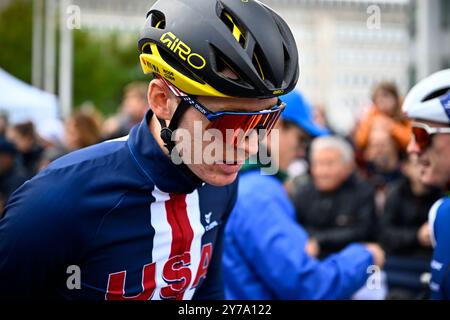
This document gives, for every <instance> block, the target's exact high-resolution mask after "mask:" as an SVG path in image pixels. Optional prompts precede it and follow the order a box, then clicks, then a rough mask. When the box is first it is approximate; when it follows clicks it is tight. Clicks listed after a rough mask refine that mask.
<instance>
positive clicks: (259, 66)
mask: <svg viewBox="0 0 450 320" xmlns="http://www.w3.org/2000/svg"><path fill="white" fill-rule="evenodd" d="M263 59H264V56H263V55H262V54H261V50H260V49H259V47H258V45H256V46H255V50H254V51H253V57H252V63H253V66H254V67H255V69H256V71H257V72H258V74H259V76H260V77H261V79H263V80H265V79H266V74H265V73H264V71H263V65H264V60H263Z"/></svg>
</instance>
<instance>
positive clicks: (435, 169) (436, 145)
mask: <svg viewBox="0 0 450 320" xmlns="http://www.w3.org/2000/svg"><path fill="white" fill-rule="evenodd" d="M420 122H421V123H424V124H427V125H428V126H430V127H434V128H439V127H446V126H445V125H442V124H437V123H433V122H427V121H420ZM408 153H410V154H412V155H414V156H416V157H417V160H418V165H419V167H420V177H421V180H422V183H424V184H426V185H429V186H436V187H445V186H446V184H447V183H448V182H449V181H450V161H449V159H450V134H435V135H433V136H432V143H431V145H430V147H428V148H427V149H426V150H420V149H419V147H418V146H417V144H416V143H415V141H414V139H411V142H410V144H409V145H408Z"/></svg>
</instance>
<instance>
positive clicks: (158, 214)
mask: <svg viewBox="0 0 450 320" xmlns="http://www.w3.org/2000/svg"><path fill="white" fill-rule="evenodd" d="M242 21H245V24H242V23H241V22H242ZM242 43H246V47H245V48H244V47H243V46H242ZM138 46H139V47H138V48H139V51H140V55H139V59H140V62H141V66H142V68H143V70H144V72H145V73H149V74H150V73H152V74H153V75H154V78H153V80H151V81H150V83H149V88H148V95H147V97H148V104H149V106H150V109H149V110H148V112H147V113H146V115H145V118H144V119H143V120H142V122H141V123H140V124H139V125H136V126H135V127H133V129H132V130H131V132H130V134H129V135H128V136H126V137H123V138H120V139H117V140H114V141H108V142H104V143H101V144H98V145H95V146H92V147H89V148H85V149H82V150H79V151H76V152H74V153H71V154H69V155H67V156H64V157H62V158H60V159H58V160H57V161H55V162H54V163H52V164H51V165H50V166H49V167H48V168H47V169H45V170H44V171H42V172H41V173H40V174H38V175H37V176H36V177H34V178H33V179H31V180H29V181H27V182H26V183H25V184H23V185H22V186H21V187H20V188H19V189H18V190H16V192H15V193H14V194H13V195H12V197H11V199H10V201H9V202H8V204H7V207H6V210H5V215H4V217H3V218H2V219H1V220H0V300H5V299H43V298H56V299H82V300H105V299H106V300H129V299H139V300H150V299H153V300H163V299H172V300H173V299H176V300H181V299H187V300H189V299H221V298H223V297H224V290H223V283H222V274H221V256H222V249H221V248H222V235H223V232H224V231H223V230H224V226H225V223H226V220H227V217H228V215H229V213H230V211H231V209H232V208H233V205H234V201H235V199H236V186H237V184H236V182H235V181H236V178H237V176H238V172H239V169H240V167H241V165H242V162H243V161H244V160H245V158H246V157H248V155H249V154H251V153H253V152H254V151H255V149H257V143H256V142H257V140H256V139H255V137H254V135H253V134H251V136H248V139H240V140H236V139H234V134H235V133H238V132H249V133H253V132H254V131H255V130H259V129H261V130H265V131H266V132H267V133H268V132H270V130H271V129H272V126H273V124H274V123H275V121H276V120H277V119H278V118H279V116H280V113H281V112H282V111H283V109H284V104H283V102H282V101H281V100H280V99H279V98H278V96H279V95H281V94H282V93H283V92H286V93H287V92H290V91H291V90H292V89H293V88H294V87H295V85H296V83H297V80H298V74H299V70H298V53H297V47H296V44H295V40H294V37H293V35H292V33H291V31H290V29H289V27H288V26H287V24H286V23H285V22H284V20H283V19H282V18H281V17H280V16H279V15H278V14H277V13H276V12H274V11H273V10H272V9H270V8H268V7H267V6H265V5H263V4H262V3H260V2H259V1H253V0H248V1H235V0H221V1H217V0H216V1H214V0H178V1H157V2H156V3H155V4H154V5H153V6H152V8H151V9H150V11H149V12H148V14H147V20H146V22H145V26H144V29H143V30H142V32H141V36H140V39H139V42H138ZM229 61H232V63H231V64H230V63H229ZM230 65H232V66H233V67H232V70H231V67H230ZM99 89H100V88H99ZM197 128H199V129H200V130H198V129H197ZM209 129H215V130H214V132H216V133H217V132H229V131H231V133H232V134H233V135H232V136H231V138H233V140H229V139H228V136H227V137H226V139H215V140H214V141H209V142H208V141H205V140H202V138H203V137H204V134H205V133H206V132H207V131H208V132H209ZM211 131H213V130H211ZM178 132H180V134H182V135H183V136H182V137H181V140H183V143H185V142H189V143H192V144H194V143H197V142H198V141H200V143H203V144H201V145H200V148H204V149H206V147H210V146H212V147H215V148H214V150H223V149H225V153H224V154H223V155H222V156H220V157H218V158H216V159H212V160H213V161H210V160H211V159H207V158H205V157H200V159H196V158H194V160H192V158H191V157H190V156H189V155H188V152H181V151H183V150H188V151H189V149H184V148H183V147H182V148H181V149H178V147H179V146H178V144H177V145H175V142H176V139H177V135H176V134H174V133H178ZM216 137H217V136H216ZM222 138H225V137H222ZM247 141H248V142H249V143H247ZM180 144H181V142H180ZM230 150H231V151H230ZM196 152H197V150H196ZM236 153H238V154H240V155H242V158H238V159H233V158H231V159H232V160H234V161H233V162H228V161H226V160H228V159H229V157H228V155H229V154H232V155H235V154H236ZM180 158H181V160H182V162H179V160H180Z"/></svg>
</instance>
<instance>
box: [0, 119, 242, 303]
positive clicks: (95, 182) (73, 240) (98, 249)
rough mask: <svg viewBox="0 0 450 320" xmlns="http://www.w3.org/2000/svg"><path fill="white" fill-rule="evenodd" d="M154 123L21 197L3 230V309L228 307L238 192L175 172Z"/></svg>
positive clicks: (64, 161)
mask: <svg viewBox="0 0 450 320" xmlns="http://www.w3.org/2000/svg"><path fill="white" fill-rule="evenodd" d="M151 116H152V113H151V111H149V112H148V113H147V116H146V118H145V119H144V120H143V121H142V123H141V124H140V125H137V126H135V127H134V128H133V129H132V130H131V132H130V135H129V136H127V137H124V138H121V139H117V140H113V141H109V142H104V143H101V144H98V145H95V146H92V147H89V148H86V149H82V150H80V151H76V152H74V153H71V154H69V155H67V156H65V157H63V158H60V159H58V160H57V161H55V162H54V163H52V164H51V165H50V167H49V168H47V169H46V170H44V171H43V172H41V173H40V174H38V175H37V176H36V177H35V178H33V179H31V180H29V181H27V182H26V183H25V184H23V185H22V186H21V187H20V188H19V189H18V190H17V191H16V192H15V193H14V194H13V195H12V197H11V199H10V201H9V203H8V205H7V208H6V211H5V216H4V217H3V218H2V219H1V220H0V299H2V298H33V299H36V298H38V299H39V298H62V299H88V300H103V299H143V300H147V299H191V298H194V299H195V298H198V299H220V298H223V297H224V295H223V281H222V279H221V268H220V266H221V251H222V234H223V228H224V224H225V221H226V219H227V216H228V214H229V212H230V211H231V209H232V207H233V205H234V201H235V196H236V187H237V183H233V184H231V185H229V186H226V187H213V186H210V185H206V184H202V183H200V182H199V181H198V180H197V179H195V178H193V176H191V174H189V172H188V170H186V169H183V168H182V167H179V166H176V165H174V164H173V163H172V162H171V160H170V159H169V158H168V157H167V156H165V155H164V154H163V152H162V150H161V148H160V147H159V145H158V144H157V142H156V140H155V139H154V138H153V136H152V134H151V133H150V131H149V128H148V121H149V120H150V117H151ZM73 266H75V267H73ZM74 268H75V269H74ZM77 268H79V270H80V271H81V274H80V275H81V276H80V280H81V288H80V289H77V288H73V287H74V284H75V285H76V283H77V282H76V279H77V278H71V276H76V275H77V273H76V272H75V271H74V270H77ZM208 270H209V271H208ZM74 279H75V280H74ZM68 284H69V285H68ZM71 284H72V285H71Z"/></svg>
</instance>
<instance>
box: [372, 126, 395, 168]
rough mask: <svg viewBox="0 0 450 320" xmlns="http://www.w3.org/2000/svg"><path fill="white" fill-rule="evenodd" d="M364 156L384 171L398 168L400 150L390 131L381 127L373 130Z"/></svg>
mask: <svg viewBox="0 0 450 320" xmlns="http://www.w3.org/2000/svg"><path fill="white" fill-rule="evenodd" d="M364 158H365V160H366V161H369V162H371V163H373V164H374V165H375V166H376V167H377V168H378V169H379V170H381V171H383V172H389V171H392V170H395V169H397V167H398V164H399V151H398V147H397V145H396V143H395V141H394V139H393V138H392V137H391V135H390V134H389V132H386V131H384V130H381V129H377V130H372V132H371V133H370V136H369V141H368V144H367V148H366V151H365V154H364Z"/></svg>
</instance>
